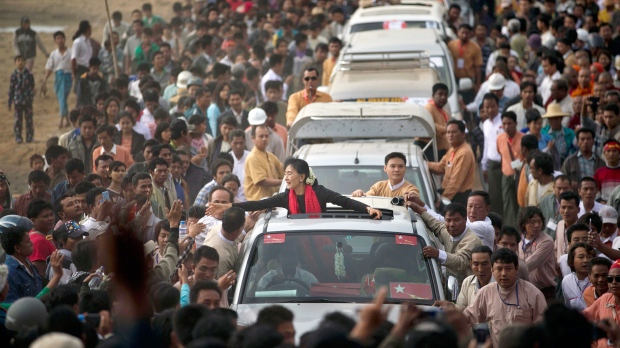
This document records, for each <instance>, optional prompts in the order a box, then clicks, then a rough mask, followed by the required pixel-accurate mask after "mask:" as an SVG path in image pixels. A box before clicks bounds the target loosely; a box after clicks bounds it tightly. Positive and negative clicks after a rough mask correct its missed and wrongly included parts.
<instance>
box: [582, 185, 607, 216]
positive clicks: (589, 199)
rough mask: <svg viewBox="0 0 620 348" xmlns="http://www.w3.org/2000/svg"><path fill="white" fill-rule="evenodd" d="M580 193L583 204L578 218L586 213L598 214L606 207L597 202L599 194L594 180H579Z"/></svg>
mask: <svg viewBox="0 0 620 348" xmlns="http://www.w3.org/2000/svg"><path fill="white" fill-rule="evenodd" d="M578 193H579V197H580V198H581V202H580V203H579V214H578V215H577V216H578V217H581V216H583V215H584V214H585V213H589V212H591V211H593V212H595V213H598V212H600V210H601V208H603V207H604V205H603V204H601V203H599V202H597V201H596V200H595V199H596V195H597V194H598V189H597V187H596V180H594V178H592V177H589V176H586V177H583V178H581V180H579V191H578Z"/></svg>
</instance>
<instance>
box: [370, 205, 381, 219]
mask: <svg viewBox="0 0 620 348" xmlns="http://www.w3.org/2000/svg"><path fill="white" fill-rule="evenodd" d="M368 215H370V216H374V217H375V220H381V215H382V214H381V210H378V209H375V208H371V207H368Z"/></svg>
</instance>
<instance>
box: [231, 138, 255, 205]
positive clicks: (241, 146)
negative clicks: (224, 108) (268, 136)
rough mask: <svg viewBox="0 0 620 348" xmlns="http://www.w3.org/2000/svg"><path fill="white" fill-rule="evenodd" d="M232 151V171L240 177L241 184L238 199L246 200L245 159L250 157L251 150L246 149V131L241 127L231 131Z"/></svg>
mask: <svg viewBox="0 0 620 348" xmlns="http://www.w3.org/2000/svg"><path fill="white" fill-rule="evenodd" d="M229 138H230V153H231V154H232V155H233V156H232V157H233V161H234V162H235V163H233V171H232V173H233V174H235V175H236V176H237V178H239V182H240V183H241V185H240V186H239V191H238V192H237V199H238V200H240V201H242V202H245V200H246V199H245V193H244V192H243V178H244V176H245V160H246V159H247V158H248V155H249V154H250V151H248V150H246V149H245V133H244V132H243V131H241V130H239V129H235V130H234V131H232V132H230V134H229Z"/></svg>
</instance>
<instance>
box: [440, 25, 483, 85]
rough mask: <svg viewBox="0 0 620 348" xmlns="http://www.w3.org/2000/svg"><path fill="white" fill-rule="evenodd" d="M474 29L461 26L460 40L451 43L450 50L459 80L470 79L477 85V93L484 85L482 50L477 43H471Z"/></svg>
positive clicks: (449, 44) (468, 26)
mask: <svg viewBox="0 0 620 348" xmlns="http://www.w3.org/2000/svg"><path fill="white" fill-rule="evenodd" d="M471 31H472V28H471V26H470V25H469V24H461V25H460V26H459V31H458V37H459V38H458V39H455V40H452V41H450V43H448V48H449V49H450V52H451V53H452V57H454V75H455V77H456V78H457V80H458V79H461V78H466V77H468V78H470V79H472V81H473V82H474V84H475V87H476V91H477V90H478V89H479V88H480V84H481V83H482V82H481V81H482V78H481V76H480V75H481V72H482V68H481V67H482V50H481V49H480V46H478V44H477V43H475V42H473V41H471V40H470V39H469V38H470V37H471Z"/></svg>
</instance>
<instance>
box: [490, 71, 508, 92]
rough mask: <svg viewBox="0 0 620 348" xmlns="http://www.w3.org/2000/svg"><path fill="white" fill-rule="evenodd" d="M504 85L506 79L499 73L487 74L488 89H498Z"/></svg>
mask: <svg viewBox="0 0 620 348" xmlns="http://www.w3.org/2000/svg"><path fill="white" fill-rule="evenodd" d="M504 87H506V79H505V78H504V75H502V74H500V73H493V74H491V76H489V91H499V90H500V89H504Z"/></svg>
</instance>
